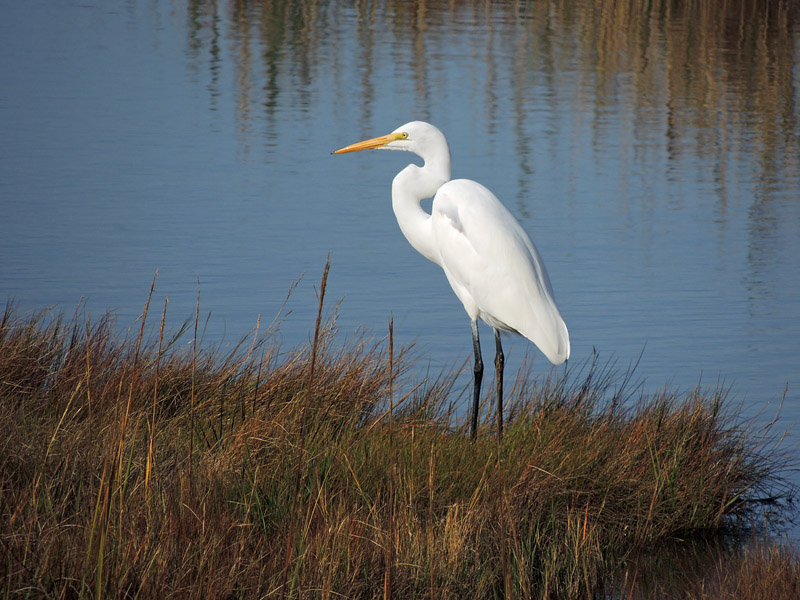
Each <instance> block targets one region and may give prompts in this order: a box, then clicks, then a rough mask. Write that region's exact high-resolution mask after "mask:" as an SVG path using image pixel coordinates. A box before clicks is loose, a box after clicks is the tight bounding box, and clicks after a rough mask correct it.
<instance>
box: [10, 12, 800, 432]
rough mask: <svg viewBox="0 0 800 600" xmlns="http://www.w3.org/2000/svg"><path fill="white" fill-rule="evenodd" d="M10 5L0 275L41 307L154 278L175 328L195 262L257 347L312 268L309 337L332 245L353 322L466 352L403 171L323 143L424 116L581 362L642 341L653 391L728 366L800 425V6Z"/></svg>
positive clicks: (457, 356)
mask: <svg viewBox="0 0 800 600" xmlns="http://www.w3.org/2000/svg"><path fill="white" fill-rule="evenodd" d="M2 11H3V12H4V16H5V17H7V18H4V19H0V61H1V62H0V68H2V75H3V80H4V85H3V86H2V88H0V126H2V134H3V137H4V144H3V147H2V148H0V165H2V169H3V177H2V180H1V181H0V185H1V186H2V189H1V190H0V192H1V193H0V203H2V209H3V213H4V215H3V216H4V217H5V218H3V219H0V253H1V255H2V258H3V261H2V263H0V292H2V293H3V295H6V296H9V297H12V296H13V297H16V298H17V301H18V302H20V303H21V304H22V305H23V306H25V307H29V308H40V307H42V306H46V305H50V304H53V303H56V302H58V303H61V304H62V306H64V308H65V309H66V310H71V309H72V307H74V305H75V304H76V303H77V301H78V299H79V298H81V297H82V296H87V303H88V306H89V307H90V308H92V309H93V310H94V311H95V312H98V311H102V310H104V309H105V308H114V309H117V310H118V312H119V315H120V320H121V321H123V323H125V324H127V323H129V322H130V321H132V320H133V319H134V318H135V317H136V315H137V314H138V313H139V311H140V310H141V304H142V301H143V298H144V296H145V295H146V290H147V286H148V285H149V283H150V280H151V278H152V275H153V273H154V272H155V270H156V269H157V268H158V269H159V284H158V286H157V290H159V291H160V293H162V294H164V295H169V296H170V307H171V310H173V311H174V313H173V314H174V315H175V317H174V318H175V320H176V321H181V320H182V319H183V318H185V317H186V316H189V315H191V314H193V312H194V302H195V299H196V293H197V282H198V279H199V281H200V288H201V295H202V301H203V303H204V309H206V310H211V311H212V312H213V314H214V315H216V316H217V320H212V321H211V323H210V336H211V337H214V336H218V337H221V336H222V335H223V334H227V336H228V337H229V338H238V336H240V335H243V334H244V333H245V332H246V331H247V330H248V329H249V328H250V327H251V326H253V324H254V323H255V321H256V318H257V315H258V314H264V315H266V316H268V317H270V318H271V317H272V316H273V315H274V314H276V313H277V312H278V311H279V310H280V308H281V305H282V303H283V300H284V297H285V293H286V290H287V288H288V287H289V283H290V282H291V281H292V280H294V279H296V278H297V277H299V276H300V275H301V274H302V273H304V272H308V273H309V275H308V280H311V281H309V282H308V283H307V285H305V287H304V285H301V286H299V287H298V289H297V290H296V292H295V295H294V297H293V299H292V302H290V305H289V306H290V309H291V310H293V311H294V316H295V317H296V320H295V321H291V322H288V323H287V325H286V326H284V327H283V328H282V329H281V331H282V335H283V336H284V341H285V342H286V343H287V345H294V344H296V343H301V342H304V341H306V338H307V332H308V330H309V328H310V323H312V322H313V317H311V316H310V315H313V313H314V311H315V308H316V301H315V299H314V294H313V289H312V285H313V280H314V279H315V277H314V276H313V275H312V274H313V273H318V272H319V271H320V270H321V266H322V264H324V260H325V256H326V255H327V253H328V252H331V253H332V262H333V267H332V272H331V280H330V285H331V288H330V290H331V291H330V293H331V297H333V298H336V299H339V298H344V302H343V303H342V306H341V317H340V320H339V325H340V326H341V327H342V329H343V330H345V331H346V332H352V331H353V330H354V329H355V328H356V327H357V326H359V325H365V326H367V327H369V328H372V329H374V330H375V331H379V332H380V331H383V330H384V329H385V324H386V323H387V322H388V319H389V317H390V316H394V317H395V324H396V327H395V332H396V334H397V335H398V336H400V337H401V338H402V339H401V340H400V341H402V342H410V341H412V340H418V341H419V343H420V347H421V352H422V354H423V356H425V357H430V358H431V361H432V362H431V365H432V367H431V368H432V370H433V371H438V369H439V368H442V367H445V366H448V365H453V364H460V363H461V362H462V361H463V360H464V359H465V358H466V357H467V356H469V353H470V345H469V339H470V335H469V328H468V326H467V323H466V317H465V316H464V315H463V313H462V312H461V308H460V306H459V305H458V303H457V301H456V300H455V299H454V298H453V297H452V294H451V292H450V290H449V288H448V287H447V284H446V282H445V281H444V278H443V277H442V275H441V273H439V272H438V270H437V269H436V268H435V267H433V266H432V265H429V264H427V263H425V261H424V260H423V259H421V258H420V257H418V256H417V255H416V254H415V253H414V252H413V250H411V249H410V248H409V247H408V246H407V245H406V243H405V240H404V239H402V236H401V235H400V233H399V231H398V230H397V226H396V224H395V223H394V220H393V216H392V214H391V210H390V208H389V182H390V181H391V178H392V177H393V175H394V174H395V173H396V172H397V171H399V170H400V168H402V166H404V164H405V162H403V160H402V159H398V157H396V156H395V157H394V158H390V157H388V156H384V155H383V154H385V153H364V154H365V156H360V157H358V158H353V159H352V160H348V161H345V162H342V161H341V160H339V159H337V158H336V157H331V156H330V155H329V152H330V151H331V150H333V149H335V148H339V147H341V146H342V145H344V144H346V143H350V142H352V141H354V140H357V139H364V138H366V137H371V136H373V135H378V134H381V133H385V132H387V131H390V130H392V129H394V128H395V127H396V126H398V125H399V124H401V123H403V122H405V121H408V120H411V119H412V118H413V119H426V120H430V121H432V122H434V123H435V124H436V125H438V126H439V127H440V128H441V129H442V130H443V131H444V132H445V133H446V134H447V136H448V139H449V141H450V143H451V148H452V151H453V160H454V163H453V172H454V175H455V176H457V177H459V176H469V177H473V178H475V179H477V180H479V181H481V182H482V183H485V184H487V185H488V186H489V187H490V188H491V189H492V190H493V191H494V192H495V193H496V194H497V195H498V196H499V197H500V198H501V199H502V200H503V201H504V202H505V203H506V205H507V206H509V208H510V209H511V210H512V212H513V213H514V214H515V215H516V216H517V217H518V218H519V219H520V220H521V222H522V223H523V225H524V226H525V227H526V228H527V229H528V231H529V232H530V233H531V235H532V237H533V239H534V240H535V241H536V244H537V246H538V248H539V250H540V251H541V252H542V255H543V257H544V259H545V261H546V263H547V265H548V270H549V272H550V275H551V279H552V280H553V285H554V288H555V291H556V296H557V298H558V302H559V306H560V308H561V310H562V313H563V314H564V316H565V319H566V321H567V324H568V326H569V329H570V332H571V335H572V348H573V357H574V358H575V360H581V359H586V358H587V357H589V356H590V355H591V352H592V349H593V348H597V350H598V351H599V352H601V354H603V355H604V356H616V357H618V358H619V360H620V362H621V363H622V364H623V365H625V364H627V363H628V362H633V361H635V360H636V358H637V357H638V356H639V354H640V353H641V352H642V349H643V348H644V354H643V356H642V361H641V363H640V375H641V376H643V377H646V378H648V383H650V384H651V385H653V386H656V387H658V386H662V385H664V384H665V383H667V382H670V381H671V382H673V383H675V384H676V385H677V386H679V387H682V388H685V387H691V386H693V385H695V384H697V382H698V381H702V382H703V383H705V382H711V383H712V384H713V383H714V382H716V381H717V380H718V379H720V380H722V381H724V382H726V383H731V384H733V385H734V391H735V392H736V393H739V394H741V395H743V396H745V397H747V398H752V399H753V400H754V405H755V404H757V405H758V406H759V407H761V406H763V403H764V401H766V400H769V399H771V398H775V397H777V396H779V395H780V393H781V392H782V390H783V388H784V386H785V385H786V384H787V383H788V385H789V392H788V395H787V404H786V408H785V410H788V411H790V417H791V418H792V419H796V418H799V417H800V408H798V398H800V379H798V377H800V376H798V374H797V369H796V364H797V360H798V358H800V347H798V346H800V344H798V343H797V340H798V339H800V282H798V277H797V273H798V271H800V236H798V235H797V232H798V231H800V201H799V200H798V198H800V151H798V148H800V122H798V120H799V119H800V106H798V100H799V99H800V84H798V81H799V80H800V67H799V66H798V65H799V64H800V61H799V60H798V54H799V53H800V31H799V30H800V24H799V23H798V16H800V5H798V3H797V2H796V1H794V0H743V1H741V2H671V1H667V0H655V1H653V2H640V1H634V0H617V1H611V0H608V1H599V2H598V1H595V0H593V1H589V0H579V1H574V0H570V1H567V0H561V1H558V0H550V1H532V2H515V3H497V2H488V1H474V0H473V1H458V0H443V1H427V2H422V1H416V2H413V1H399V0H397V1H391V0H389V1H385V2H384V1H377V0H376V1H372V2H370V1H366V0H364V1H358V2H354V3H350V4H346V3H341V2H335V1H323V0H306V1H295V0H292V1H289V0H283V1H281V0H272V1H266V0H264V1H245V0H238V1H237V0H230V1H228V2H224V1H206V2H201V1H189V2H188V3H186V4H185V3H183V2H181V1H180V0H155V1H153V2H146V3H145V2H125V3H120V6H117V5H115V4H114V3H113V2H112V3H105V2H104V3H100V2H95V3H93V2H91V1H89V2H77V1H76V2H73V3H69V2H64V3H58V6H57V7H52V6H48V5H46V3H36V2H30V3H12V4H10V5H6V6H4V8H3V9H2ZM62 23H68V24H69V27H64V26H61V24H62ZM376 154H380V155H379V156H376ZM392 154H396V153H392ZM220 322H221V323H222V325H216V324H217V323H220ZM215 327H218V329H217V330H216V331H215V330H214V328H215ZM403 336H404V337H403ZM509 344H510V345H509V352H508V354H509V365H510V366H509V372H510V371H512V370H513V369H514V365H515V364H517V365H518V364H519V363H520V361H521V358H522V355H523V354H524V352H525V351H526V349H527V345H526V344H524V343H522V342H520V341H514V340H510V342H509ZM537 367H538V365H537ZM544 368H545V367H541V369H542V370H544ZM791 411H793V412H791Z"/></svg>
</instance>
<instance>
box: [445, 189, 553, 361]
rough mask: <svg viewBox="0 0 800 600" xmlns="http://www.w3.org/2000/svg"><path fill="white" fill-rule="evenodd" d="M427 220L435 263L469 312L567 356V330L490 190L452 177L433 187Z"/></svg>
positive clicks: (522, 240)
mask: <svg viewBox="0 0 800 600" xmlns="http://www.w3.org/2000/svg"><path fill="white" fill-rule="evenodd" d="M431 219H432V225H433V232H434V236H435V238H436V242H437V246H438V249H439V253H440V257H441V262H440V265H441V266H442V268H443V269H444V271H445V274H446V275H447V279H448V281H449V282H450V285H451V286H452V287H453V291H455V293H456V295H457V296H458V298H459V299H460V300H461V302H462V303H463V304H464V308H465V309H466V310H467V313H468V314H469V315H470V317H471V318H476V317H480V318H481V319H483V320H484V321H485V322H487V323H488V324H489V325H491V326H492V327H496V328H499V329H505V330H512V331H516V332H519V333H521V334H522V335H524V336H525V337H526V338H528V339H529V340H531V341H532V342H533V343H534V344H536V345H537V346H538V347H539V349H540V350H541V351H542V352H543V353H544V355H545V356H547V358H548V359H549V360H550V361H551V362H552V363H553V364H561V363H562V362H564V361H565V360H566V359H567V358H569V333H568V332H567V327H566V325H565V324H564V320H563V319H562V318H561V314H560V313H559V311H558V307H557V306H556V303H555V299H554V297H553V290H552V287H551V286H550V279H549V277H548V276H547V271H546V269H545V266H544V263H543V262H542V259H541V257H540V256H539V253H538V252H537V251H536V247H535V246H534V245H533V242H531V240H530V238H529V237H528V235H527V234H526V233H525V231H524V230H523V229H522V227H521V226H520V225H519V223H517V221H516V219H514V217H513V216H512V215H511V213H509V212H508V210H507V209H506V208H505V207H504V206H503V205H502V204H501V203H500V201H499V200H498V199H497V197H496V196H495V195H494V194H492V192H490V191H489V190H488V189H486V188H485V187H484V186H482V185H481V184H479V183H476V182H474V181H470V180H467V179H455V180H453V181H450V182H448V183H446V184H444V185H443V186H442V187H441V188H439V190H438V192H437V193H436V196H435V197H434V201H433V207H432V214H431Z"/></svg>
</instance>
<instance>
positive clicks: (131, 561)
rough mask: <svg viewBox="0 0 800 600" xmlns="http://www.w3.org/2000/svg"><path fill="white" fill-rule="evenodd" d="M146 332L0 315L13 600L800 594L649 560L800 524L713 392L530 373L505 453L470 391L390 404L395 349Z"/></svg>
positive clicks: (757, 560) (755, 552)
mask: <svg viewBox="0 0 800 600" xmlns="http://www.w3.org/2000/svg"><path fill="white" fill-rule="evenodd" d="M143 321H144V319H143ZM154 322H155V323H156V324H155V325H154V326H153V327H152V328H150V327H144V326H142V328H141V330H139V331H138V332H136V333H134V334H132V335H130V336H128V337H119V335H118V334H117V333H116V331H117V329H116V327H115V326H114V324H113V323H112V322H111V320H110V319H108V318H104V319H102V320H100V321H97V322H89V321H88V320H85V319H73V320H72V321H69V322H67V321H63V320H61V319H59V318H54V317H53V316H52V315H50V314H48V313H42V314H40V315H36V316H19V315H17V314H15V312H14V311H13V310H12V309H10V308H9V309H7V310H6V311H5V314H4V315H3V316H2V318H1V319H0V506H2V513H3V514H2V518H0V543H1V544H2V550H3V555H4V558H3V561H2V564H0V581H2V582H3V584H2V585H3V589H2V593H3V595H4V596H6V597H25V596H30V597H56V598H58V597H61V598H63V597H69V598H75V597H87V598H100V597H103V596H105V597H123V596H124V597H140V598H154V597H158V598H169V597H180V598H183V597H198V598H201V597H202V598H206V597H218V598H225V597H227V598H261V597H271V598H342V597H346V598H389V597H394V598H496V597H503V595H504V594H505V595H506V596H507V597H520V598H526V597H532V598H550V597H552V598H576V597H592V596H593V595H594V594H599V593H601V592H603V591H606V592H608V591H611V592H614V591H615V590H616V592H618V593H621V594H622V595H623V597H648V596H649V591H652V590H653V589H655V588H654V587H653V586H661V587H659V588H658V589H659V590H660V591H659V594H660V595H661V597H673V596H671V594H674V597H696V598H706V597H728V596H726V595H725V594H728V593H729V592H730V593H731V594H732V595H731V596H730V597H734V596H735V597H740V598H741V597H744V598H748V597H750V598H756V597H765V596H764V589H766V588H764V587H763V586H772V587H771V588H770V590H771V591H770V592H769V596H767V597H773V598H780V597H785V598H794V597H797V596H796V592H797V590H798V586H799V585H800V583H799V582H800V565H799V563H798V557H797V555H796V554H795V553H794V552H793V551H792V550H791V549H789V548H785V547H781V546H778V545H774V544H766V545H760V546H756V547H755V548H753V549H750V550H747V551H743V550H739V549H738V548H736V547H735V545H732V544H728V545H727V546H726V547H725V550H724V551H719V550H718V549H717V551H716V553H714V554H712V553H706V554H705V555H706V556H711V557H712V558H711V559H709V560H710V562H708V561H707V564H706V568H705V569H703V570H702V572H699V571H698V573H697V574H696V576H693V577H691V578H688V579H687V578H686V577H683V576H682V577H683V579H681V578H678V579H680V581H675V580H673V579H669V578H668V577H666V576H665V577H663V578H661V579H660V580H659V582H657V583H653V582H651V581H649V579H648V577H646V576H644V575H642V574H641V573H640V571H642V570H641V569H638V568H637V565H641V564H644V563H642V561H643V560H644V559H643V558H642V557H643V556H660V557H661V558H662V559H663V557H664V556H665V555H666V554H665V553H666V552H667V550H666V548H673V549H674V548H676V547H677V548H678V550H677V552H676V554H675V556H681V555H683V554H685V553H686V550H685V549H686V547H687V544H692V547H695V548H696V547H697V545H698V544H700V543H701V544H706V543H707V542H706V541H707V540H712V541H715V542H719V541H720V540H722V539H730V538H729V537H727V536H729V535H730V534H732V533H733V534H735V533H738V534H741V533H743V532H745V531H748V530H751V529H752V526H754V525H758V526H760V525H762V524H763V523H764V521H765V520H767V521H769V520H772V519H779V518H781V517H782V516H785V512H784V508H783V505H782V504H781V502H780V499H781V498H782V497H783V496H784V495H785V494H786V493H787V488H786V486H785V484H784V482H783V481H782V480H781V479H780V478H779V471H780V469H782V468H784V467H785V460H784V457H783V456H782V455H781V454H779V453H777V452H776V450H775V446H774V444H773V442H774V440H772V434H771V433H770V430H769V428H766V429H764V428H761V429H756V428H754V427H748V426H746V425H744V424H742V423H741V422H740V420H739V419H738V418H737V415H736V414H735V413H731V412H729V411H728V408H727V406H726V404H725V402H724V393H723V392H722V391H720V390H712V391H700V390H698V391H696V392H694V393H690V394H688V395H684V396H677V395H675V394H672V393H670V392H663V393H658V394H655V395H651V396H647V397H645V396H642V397H639V398H629V397H628V396H627V394H628V392H627V391H625V387H626V386H625V385H624V377H621V376H619V375H616V374H615V373H614V371H613V370H610V369H607V368H601V367H598V366H597V365H592V364H585V365H583V367H581V368H580V369H579V370H578V372H573V373H571V374H567V375H563V376H562V375H559V376H556V375H554V376H553V377H552V378H550V379H546V380H533V379H531V378H530V377H527V376H524V375H522V376H520V377H519V378H518V380H517V382H516V384H515V385H514V386H513V390H512V392H511V398H509V401H510V408H509V414H508V415H507V420H508V425H507V433H506V435H505V437H504V438H503V440H502V443H501V444H498V442H497V440H496V438H495V437H494V435H493V431H494V429H493V427H492V421H491V419H492V417H491V415H490V416H489V417H487V421H486V422H485V423H484V424H483V429H482V432H481V435H480V436H479V439H478V440H477V441H476V442H475V443H470V441H469V436H468V435H467V432H466V429H465V425H466V423H465V422H462V419H460V418H456V417H455V416H454V415H453V414H452V412H451V411H450V404H449V402H450V401H451V399H452V398H453V397H454V393H453V392H452V389H451V388H452V385H453V381H454V377H451V376H443V377H442V378H440V379H439V380H437V381H431V382H424V383H423V384H422V385H421V386H419V387H417V388H414V389H412V390H411V391H410V392H407V393H405V392H404V393H405V395H403V396H401V395H400V393H398V392H397V388H398V387H400V386H399V385H398V383H397V381H398V378H400V377H401V375H402V374H403V373H404V371H405V370H406V368H407V366H408V360H407V356H406V354H405V352H404V351H402V350H400V349H394V348H393V347H392V345H391V339H386V340H382V341H380V342H378V343H372V342H369V341H367V340H363V339H362V340H355V341H351V342H349V343H347V344H345V345H343V346H342V345H338V344H337V343H336V340H335V330H334V328H333V327H332V326H331V325H330V324H328V325H326V324H325V323H324V322H323V323H322V324H320V323H319V322H318V323H317V326H316V329H315V330H314V341H313V342H312V343H310V344H309V345H308V347H305V348H301V349H298V350H297V351H295V352H291V353H288V354H278V352H277V349H276V348H275V347H273V346H270V345H269V344H268V342H267V341H266V338H258V336H257V335H256V336H253V337H252V338H248V339H246V340H245V341H244V342H243V343H242V344H241V345H240V346H239V347H238V348H237V349H235V350H233V351H227V352H225V353H222V352H220V351H218V350H215V349H202V348H199V347H198V344H197V343H196V335H197V333H196V331H193V329H195V326H194V324H190V325H189V326H188V327H186V328H185V329H186V330H185V331H184V332H183V336H182V337H179V338H167V337H166V336H165V335H164V333H163V332H164V330H165V327H164V323H163V320H162V322H161V326H160V327H159V326H158V319H155V320H154ZM151 330H152V331H155V334H154V335H152V336H149V335H148V334H146V332H147V331H151ZM148 340H149V341H148ZM187 342H191V343H187ZM489 387H491V386H489ZM508 387H509V388H510V387H511V386H510V385H509V386H508ZM402 389H404V390H407V389H408V385H405V386H403V388H402ZM615 389H616V392H615ZM623 400H624V401H623ZM390 405H391V406H393V407H394V409H393V410H389V407H390ZM490 405H491V403H490V402H489V401H488V400H487V406H490ZM715 547H716V548H719V544H716V545H715ZM647 564H648V565H649V563H647ZM644 571H646V572H647V573H651V572H653V569H652V567H651V566H647V568H646V569H644ZM665 580H669V582H670V584H669V585H670V586H674V589H673V587H669V588H668V587H667V586H666V584H665V583H664V581H665ZM745 582H747V583H748V585H750V586H751V587H752V589H753V590H756V591H754V592H753V593H749V592H747V590H746V589H745V588H743V587H739V586H740V585H743V584H744V583H745ZM759 585H760V586H762V587H758V586H759ZM714 586H716V587H714ZM748 589H750V588H748ZM748 593H749V595H748Z"/></svg>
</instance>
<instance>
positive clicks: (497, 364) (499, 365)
mask: <svg viewBox="0 0 800 600" xmlns="http://www.w3.org/2000/svg"><path fill="white" fill-rule="evenodd" d="M494 345H495V346H496V348H497V353H496V354H495V355H494V368H495V369H496V370H497V441H498V442H499V441H500V440H501V439H502V438H503V367H504V366H505V362H506V357H505V356H503V344H502V343H501V342H500V332H499V331H498V330H497V329H495V330H494Z"/></svg>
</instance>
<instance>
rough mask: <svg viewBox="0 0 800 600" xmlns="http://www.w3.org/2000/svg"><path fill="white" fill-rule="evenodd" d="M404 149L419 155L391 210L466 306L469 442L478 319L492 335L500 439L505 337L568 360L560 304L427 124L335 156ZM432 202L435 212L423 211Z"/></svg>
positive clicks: (537, 264)
mask: <svg viewBox="0 0 800 600" xmlns="http://www.w3.org/2000/svg"><path fill="white" fill-rule="evenodd" d="M373 148H374V149H383V150H405V151H407V152H413V153H414V154H416V155H418V156H420V157H421V158H422V159H423V161H424V164H423V165H422V166H419V165H416V164H410V165H408V166H407V167H406V168H404V169H403V170H402V171H400V172H399V173H398V174H397V175H396V176H395V178H394V180H393V181H392V209H393V210H394V214H395V217H396V218H397V223H398V225H400V229H401V230H402V232H403V234H404V235H405V236H406V239H407V240H408V242H409V243H410V244H411V245H412V246H413V247H414V248H415V249H416V250H417V251H418V252H419V253H420V254H422V255H423V256H424V257H425V258H427V259H429V260H431V261H433V262H434V263H436V264H437V265H439V266H440V267H441V268H442V269H443V270H444V274H445V276H446V277H447V281H449V282H450V286H451V287H452V288H453V291H454V292H455V294H456V296H457V297H458V299H459V300H461V303H462V304H463V305H464V309H465V310H466V311H467V315H468V316H469V318H470V324H471V326H472V349H473V352H474V354H475V365H474V369H473V376H474V379H473V388H472V423H471V425H472V427H471V436H472V439H473V440H474V439H475V435H476V430H477V427H478V407H479V400H480V391H481V381H482V380H483V359H482V357H481V345H480V338H479V337H478V319H479V318H480V319H481V320H483V321H484V322H485V323H487V324H488V325H489V326H490V327H492V328H493V329H494V341H495V347H496V354H495V368H496V373H497V435H498V439H500V438H501V437H502V435H503V364H504V360H505V358H504V356H503V346H502V344H501V342H500V332H501V331H511V332H514V333H518V334H521V335H523V336H525V337H526V338H528V339H529V340H530V341H531V342H533V343H534V344H535V345H536V346H537V347H538V348H539V350H541V351H542V353H543V354H544V355H545V356H546V357H547V358H548V359H549V360H550V362H552V363H553V364H554V365H559V364H561V363H563V362H564V361H565V360H567V359H568V358H569V333H568V331H567V326H566V325H565V324H564V320H563V319H562V318H561V313H560V312H559V311H558V307H557V306H556V301H555V297H554V295H553V289H552V286H551V285H550V278H549V277H548V275H547V270H546V269H545V266H544V262H543V261H542V259H541V257H540V256H539V253H538V252H537V251H536V247H535V246H534V245H533V242H532V241H531V239H530V237H528V234H527V233H525V230H524V229H523V228H522V226H521V225H520V224H519V223H518V222H517V220H516V219H515V218H514V217H513V216H512V215H511V213H510V212H509V211H508V209H506V207H505V206H503V205H502V204H501V203H500V200H498V199H497V197H496V196H495V195H494V194H493V193H492V192H490V191H489V190H488V189H486V188H485V187H484V186H482V185H481V184H480V183H477V182H475V181H471V180H469V179H452V180H451V179H450V148H449V146H448V144H447V139H445V137H444V134H443V133H442V132H441V131H439V129H437V128H436V127H434V126H433V125H431V124H429V123H424V122H422V121H412V122H411V123H406V124H405V125H403V126H402V127H399V128H397V129H395V130H394V131H393V132H392V133H390V134H388V135H384V136H381V137H376V138H372V139H369V140H365V141H363V142H358V143H356V144H352V145H350V146H345V147H344V148H341V149H339V150H336V151H335V152H334V154H344V153H346V152H358V151H360V150H367V149H373ZM426 198H433V204H432V205H431V213H430V214H428V213H427V212H426V211H425V210H424V209H423V208H422V206H421V205H420V202H421V201H422V200H424V199H426Z"/></svg>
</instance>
